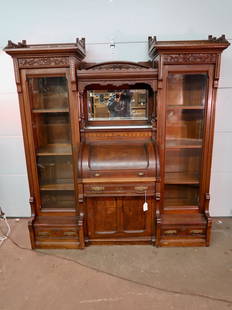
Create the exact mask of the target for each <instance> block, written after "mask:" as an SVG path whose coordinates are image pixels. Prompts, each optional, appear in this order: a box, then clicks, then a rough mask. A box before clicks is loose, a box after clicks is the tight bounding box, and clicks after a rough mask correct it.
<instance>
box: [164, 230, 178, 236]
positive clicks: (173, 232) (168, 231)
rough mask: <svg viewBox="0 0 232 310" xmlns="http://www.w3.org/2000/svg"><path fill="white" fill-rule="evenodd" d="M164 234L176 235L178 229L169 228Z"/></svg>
mask: <svg viewBox="0 0 232 310" xmlns="http://www.w3.org/2000/svg"><path fill="white" fill-rule="evenodd" d="M164 234H165V235H176V234H177V231H176V230H175V229H169V230H165V232H164Z"/></svg>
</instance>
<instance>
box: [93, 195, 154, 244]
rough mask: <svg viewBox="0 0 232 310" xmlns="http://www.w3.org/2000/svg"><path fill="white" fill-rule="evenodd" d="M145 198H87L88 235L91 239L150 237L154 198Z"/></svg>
mask: <svg viewBox="0 0 232 310" xmlns="http://www.w3.org/2000/svg"><path fill="white" fill-rule="evenodd" d="M147 202H148V210H147V211H146V212H144V211H143V203H144V198H143V197H123V198H121V197H120V198H113V197H94V198H87V213H88V215H87V218H88V220H87V221H88V234H89V238H90V239H95V238H107V237H108V238H110V237H116V236H117V237H128V236H131V237H133V236H134V237H136V236H148V235H151V233H152V210H153V202H152V198H149V199H147Z"/></svg>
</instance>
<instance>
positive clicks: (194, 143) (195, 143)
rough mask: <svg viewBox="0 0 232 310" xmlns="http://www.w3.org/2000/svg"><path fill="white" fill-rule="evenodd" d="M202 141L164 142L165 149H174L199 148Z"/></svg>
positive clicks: (180, 140)
mask: <svg viewBox="0 0 232 310" xmlns="http://www.w3.org/2000/svg"><path fill="white" fill-rule="evenodd" d="M201 147H202V139H168V140H166V149H167V150H170V149H175V148H177V149H178V148H184V149H187V148H201Z"/></svg>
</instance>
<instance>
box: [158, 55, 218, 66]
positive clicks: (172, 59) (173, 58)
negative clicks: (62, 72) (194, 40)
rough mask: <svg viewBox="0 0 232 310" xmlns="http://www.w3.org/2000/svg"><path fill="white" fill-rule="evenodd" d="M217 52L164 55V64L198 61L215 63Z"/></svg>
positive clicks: (193, 62) (196, 62) (195, 62)
mask: <svg viewBox="0 0 232 310" xmlns="http://www.w3.org/2000/svg"><path fill="white" fill-rule="evenodd" d="M216 61H217V54H206V53H197V54H196V53H185V54H183V53H181V54H172V55H164V56H163V62H164V64H198V63H216Z"/></svg>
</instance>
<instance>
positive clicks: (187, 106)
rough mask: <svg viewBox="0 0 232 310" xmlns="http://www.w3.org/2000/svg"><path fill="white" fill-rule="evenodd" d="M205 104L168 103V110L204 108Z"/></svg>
mask: <svg viewBox="0 0 232 310" xmlns="http://www.w3.org/2000/svg"><path fill="white" fill-rule="evenodd" d="M204 108H205V107H204V106H202V105H192V106H191V105H171V104H169V105H167V110H173V109H174V110H181V109H185V110H204Z"/></svg>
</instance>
